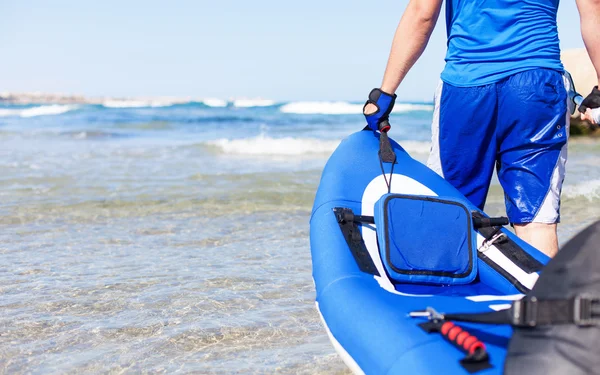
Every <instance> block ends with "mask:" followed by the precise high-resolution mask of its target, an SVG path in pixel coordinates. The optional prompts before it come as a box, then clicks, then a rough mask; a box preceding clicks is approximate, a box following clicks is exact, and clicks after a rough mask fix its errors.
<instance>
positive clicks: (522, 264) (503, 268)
mask: <svg viewBox="0 0 600 375" xmlns="http://www.w3.org/2000/svg"><path fill="white" fill-rule="evenodd" d="M380 137H385V138H386V139H387V135H385V136H380V135H379V133H373V132H372V131H366V130H365V131H360V132H357V133H355V134H353V135H351V136H350V137H348V138H346V139H345V140H343V141H342V142H341V144H340V145H339V147H338V148H337V150H336V151H335V152H334V153H333V155H332V156H331V158H330V159H329V161H328V162H327V164H326V166H325V168H324V171H323V174H322V177H321V182H320V186H319V188H318V191H317V194H316V198H315V203H314V207H313V210H312V215H311V220H310V244H311V252H312V261H313V277H314V281H315V287H316V304H317V309H318V311H319V313H320V315H321V317H322V320H323V323H324V325H325V328H326V331H327V333H328V335H329V337H330V339H331V342H332V343H333V346H334V347H335V349H336V351H337V352H338V353H339V355H340V356H341V357H342V359H343V360H344V362H345V363H346V364H347V366H348V367H349V368H350V369H351V370H352V371H353V372H354V373H357V374H362V373H367V374H465V373H470V372H477V373H478V374H479V373H480V374H497V373H502V371H503V366H504V362H505V359H506V356H507V350H508V344H509V340H510V338H511V336H512V333H513V329H512V327H511V326H510V325H508V324H482V323H469V322H466V323H461V324H460V327H459V328H457V329H453V330H452V333H451V334H450V336H452V335H454V337H450V339H449V337H448V334H449V333H448V332H439V331H440V327H437V328H438V329H437V330H435V329H434V330H428V329H426V328H425V327H424V326H425V325H426V324H425V323H426V322H427V319H424V318H423V317H424V316H429V318H431V314H432V313H434V312H436V311H444V312H460V313H486V312H495V311H504V310H506V309H507V308H509V307H511V304H513V301H517V300H519V299H521V298H522V297H523V295H524V294H527V293H529V292H530V290H531V289H532V288H533V286H534V285H535V283H536V281H537V280H538V277H539V273H540V271H541V270H542V268H543V267H544V265H545V264H546V263H547V262H548V260H549V259H548V258H547V257H546V256H545V255H544V254H543V253H541V252H539V251H538V250H536V249H535V248H533V247H531V246H529V245H528V244H527V243H525V242H523V241H521V240H520V239H519V238H517V237H516V236H515V235H514V234H513V233H512V232H510V231H509V230H507V229H505V228H504V227H503V226H502V224H507V222H506V221H505V219H503V218H489V217H488V216H487V215H485V214H484V213H483V212H482V211H481V210H479V209H478V208H477V207H475V206H474V205H472V204H471V203H470V202H469V201H468V200H467V199H466V198H465V197H464V196H463V195H462V194H461V193H460V192H458V191H457V190H456V189H455V188H454V187H452V186H451V185H450V184H449V183H447V182H446V181H445V180H444V179H443V178H441V177H440V176H438V175H437V174H436V173H435V172H433V171H431V170H430V169H429V168H427V167H426V166H425V165H423V164H421V163H420V162H418V161H416V160H414V159H412V158H411V157H410V156H409V155H408V153H407V152H406V151H405V150H404V149H403V148H402V147H401V146H400V145H399V144H398V143H396V142H394V141H393V140H390V142H389V143H388V147H391V149H392V150H393V153H394V154H395V156H394V159H391V160H387V161H386V160H384V158H382V157H381V155H382V151H383V150H382V149H381V147H382V146H381V144H383V143H385V142H383V141H384V140H383V139H382V140H380ZM380 141H381V142H380ZM380 143H381V144H380ZM474 162H476V161H474ZM420 312H421V313H422V314H420ZM457 326H458V325H457ZM446 328H448V327H445V328H444V329H445V330H446V331H448V329H446ZM450 328H451V327H450ZM463 332H464V333H463ZM452 341H454V342H452ZM452 343H453V344H454V345H451V344H452ZM467 344H468V345H467ZM483 347H485V361H480V362H481V363H476V364H475V366H471V364H470V363H469V356H470V355H471V357H472V355H473V353H474V352H479V351H480V349H481V348H483ZM461 349H462V350H461ZM475 362H477V361H475Z"/></svg>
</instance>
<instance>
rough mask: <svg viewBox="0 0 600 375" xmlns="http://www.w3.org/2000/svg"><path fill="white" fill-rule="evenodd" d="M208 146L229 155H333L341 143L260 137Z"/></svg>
mask: <svg viewBox="0 0 600 375" xmlns="http://www.w3.org/2000/svg"><path fill="white" fill-rule="evenodd" d="M207 144H209V145H211V146H215V147H217V148H219V149H220V151H222V152H224V153H227V154H240V155H267V156H269V155H305V154H331V153H332V152H333V151H334V150H335V149H336V147H337V146H338V145H339V144H340V142H339V141H327V140H320V139H314V138H291V137H287V138H271V137H267V136H264V135H260V136H258V137H254V138H244V139H217V140H215V141H210V142H207Z"/></svg>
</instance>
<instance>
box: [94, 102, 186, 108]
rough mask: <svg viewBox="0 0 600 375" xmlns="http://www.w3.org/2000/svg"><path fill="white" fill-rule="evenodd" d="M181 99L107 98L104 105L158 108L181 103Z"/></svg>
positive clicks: (107, 106) (109, 106) (111, 106)
mask: <svg viewBox="0 0 600 375" xmlns="http://www.w3.org/2000/svg"><path fill="white" fill-rule="evenodd" d="M180 103H182V102H180V101H172V100H171V101H169V100H105V101H104V102H103V103H102V106H104V107H106V108H145V107H150V108H158V107H170V106H172V105H174V104H180Z"/></svg>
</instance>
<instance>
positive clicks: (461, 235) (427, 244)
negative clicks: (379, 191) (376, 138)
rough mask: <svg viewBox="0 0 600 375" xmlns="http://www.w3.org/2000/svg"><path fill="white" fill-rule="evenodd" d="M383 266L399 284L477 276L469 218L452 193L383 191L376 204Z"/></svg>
mask: <svg viewBox="0 0 600 375" xmlns="http://www.w3.org/2000/svg"><path fill="white" fill-rule="evenodd" d="M374 220H375V225H376V227H377V239H378V243H379V251H380V254H381V259H382V261H383V265H384V267H385V269H386V271H387V273H388V275H389V276H390V278H391V279H392V280H393V281H395V282H399V283H425V284H437V285H457V284H468V283H470V282H472V281H473V280H474V279H475V277H476V276H477V245H476V236H475V233H474V230H473V218H472V216H471V212H470V211H469V209H468V208H467V207H466V206H465V205H464V204H463V203H461V201H459V200H457V199H453V198H442V197H429V196H415V195H403V194H385V195H383V196H382V197H381V198H380V199H379V201H377V203H376V204H375V215H374Z"/></svg>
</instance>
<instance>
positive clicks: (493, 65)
mask: <svg viewBox="0 0 600 375" xmlns="http://www.w3.org/2000/svg"><path fill="white" fill-rule="evenodd" d="M557 10H558V0H447V1H446V24H447V33H448V53H447V55H446V67H445V69H444V71H443V72H442V80H443V81H444V82H447V83H450V84H452V85H455V86H481V85H485V84H489V83H492V82H497V81H499V80H501V79H503V78H505V77H508V76H510V75H512V74H515V73H518V72H522V71H525V70H530V69H535V68H549V69H553V70H558V71H562V70H563V66H562V64H561V62H560V48H559V40H558V30H557V26H556V13H557Z"/></svg>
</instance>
